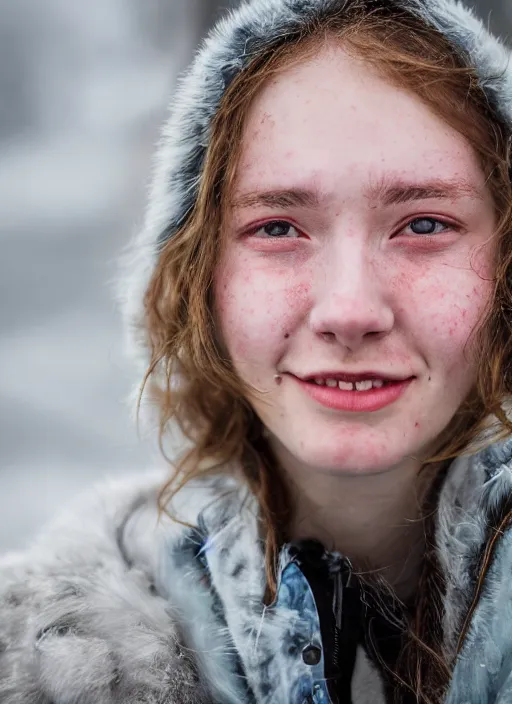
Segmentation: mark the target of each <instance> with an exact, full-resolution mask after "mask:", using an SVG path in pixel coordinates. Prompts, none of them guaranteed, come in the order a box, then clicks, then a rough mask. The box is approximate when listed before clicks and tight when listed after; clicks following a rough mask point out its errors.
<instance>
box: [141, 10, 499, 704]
mask: <svg viewBox="0 0 512 704" xmlns="http://www.w3.org/2000/svg"><path fill="white" fill-rule="evenodd" d="M364 5H365V3H361V2H360V1H359V0H354V2H352V4H351V3H347V5H346V7H345V9H344V10H343V12H340V13H338V14H333V15H332V16H328V17H324V18H322V19H319V20H316V21H315V22H311V23H310V24H309V25H307V26H305V27H303V28H302V31H301V33H300V34H297V35H290V36H284V37H282V38H281V39H280V40H279V41H278V42H276V43H274V44H272V45H270V46H268V47H267V48H266V50H264V51H262V53H261V54H259V55H257V56H255V57H254V59H253V60H252V61H251V62H250V64H249V65H248V66H247V67H246V68H245V69H244V70H242V71H241V72H240V73H239V74H238V76H236V77H235V78H234V79H233V81H232V83H231V84H230V86H229V87H228V89H227V90H226V92H225V95H224V97H223V99H222V102H221V105H220V108H219V110H218V111H217V114H216V116H215V118H214V120H213V125H212V129H211V140H210V143H209V146H208V150H207V154H206V160H205V163H204V168H203V171H202V175H201V182H200V188H199V195H198V198H197V201H196V203H195V207H194V208H193V210H192V212H191V213H190V214H189V216H188V218H187V220H186V222H185V224H184V225H183V226H182V227H181V229H180V230H179V231H178V232H177V233H176V234H175V235H174V236H173V237H172V238H171V239H170V240H169V242H167V244H166V245H165V247H164V248H163V251H162V252H161V255H160V257H159V260H158V263H157V266H156V269H155V271H154V274H153V277H152V280H151V282H150V285H149V287H148V290H147V292H146V296H145V325H146V328H145V332H146V335H147V342H148V346H149V349H150V351H151V364H150V366H149V369H148V372H147V375H146V378H145V380H144V385H145V387H146V389H147V390H148V391H149V392H150V393H151V395H152V396H153V398H154V399H155V401H156V403H157V404H158V408H159V414H160V437H161V438H162V439H163V438H164V437H165V435H166V432H167V429H168V427H169V425H170V424H171V422H172V423H177V424H178V425H179V427H180V428H181V431H182V432H183V433H184V435H185V436H186V437H187V438H189V439H190V440H191V444H190V447H189V449H188V451H187V452H186V453H184V454H183V455H182V456H181V457H180V458H179V459H178V460H177V461H176V462H175V463H173V466H174V475H173V477H172V478H171V480H170V482H169V484H168V485H166V487H165V488H164V490H163V492H162V496H161V499H162V505H164V504H166V503H167V502H168V500H169V498H170V497H171V496H172V495H174V493H176V492H177V491H178V490H179V489H180V488H181V487H182V486H183V485H184V484H185V483H186V482H188V481H189V480H190V479H192V478H194V477H197V476H199V475H201V474H204V473H206V472H212V471H218V468H219V467H220V466H223V465H227V464H229V465H230V466H232V467H239V468H240V471H241V472H242V473H243V474H244V476H245V478H246V480H247V481H248V483H249V484H250V486H251V488H252V490H253V492H254V493H255V495H256V497H257V499H258V501H259V505H260V509H261V520H262V522H263V526H264V530H265V535H266V538H267V539H266V566H267V578H268V585H269V592H270V596H273V595H274V594H275V586H276V567H275V564H276V556H277V553H278V550H279V547H280V545H281V544H282V543H283V541H285V540H286V530H287V520H288V516H289V508H290V507H289V502H288V496H287V491H286V487H285V485H284V482H283V480H282V479H281V475H280V472H278V471H276V463H275V460H274V458H273V456H272V453H271V450H270V448H269V447H268V444H267V443H266V441H265V438H264V434H263V433H262V427H261V423H260V421H259V419H258V418H257V417H256V415H255V413H254V412H253V410H252V408H251V406H250V404H249V403H248V401H247V398H248V396H249V394H248V392H249V389H247V388H245V386H244V384H243V382H242V381H241V379H239V378H238V376H237V375H236V373H235V371H234V369H233V366H232V364H231V362H230V359H229V357H228V356H227V355H226V354H225V353H223V351H222V348H221V347H220V345H219V344H218V340H217V336H216V330H215V325H214V319H213V305H212V280H213V275H214V271H215V267H216V264H217V261H218V252H219V249H220V236H221V230H222V222H223V217H224V215H225V212H226V208H228V207H229V205H228V204H229V195H230V193H231V192H232V189H233V185H234V179H235V174H236V169H237V164H238V157H239V154H240V146H241V142H242V138H243V133H244V122H245V116H246V115H247V112H248V109H249V107H250V105H251V102H252V100H253V98H254V97H255V96H256V95H257V93H258V92H259V91H260V90H261V89H262V87H263V86H264V85H265V84H266V82H267V81H268V80H269V78H270V77H272V76H275V75H276V74H277V73H278V72H279V71H281V70H283V69H284V68H285V67H288V66H289V65H290V64H291V63H293V62H301V61H305V60H307V59H308V58H310V57H313V56H314V55H315V53H316V52H318V50H319V48H320V46H321V45H322V44H323V43H325V42H330V43H331V42H333V41H339V42H342V44H343V47H344V49H345V50H347V51H349V52H353V54H354V55H356V56H358V57H361V58H363V59H364V60H365V61H366V62H368V64H370V65H371V66H372V67H373V68H374V69H376V70H377V71H378V72H379V73H380V75H382V76H383V77H384V78H385V79H387V80H388V81H390V82H391V83H392V84H393V85H396V86H397V87H399V88H401V89H405V90H407V91H410V92H411V93H412V94H415V95H417V96H418V97H420V99H421V100H422V101H423V102H424V103H425V104H426V105H427V106H428V107H429V108H430V109H431V110H432V111H433V112H434V113H435V114H436V115H438V116H440V117H441V118H442V119H443V120H445V121H446V123H448V124H449V125H450V126H452V127H453V128H454V129H456V130H457V131H458V132H460V133H461V134H462V135H463V136H464V137H465V138H466V139H467V140H468V142H469V143H470V144H471V145H472V147H473V148H474V150H475V152H476V154H477V155H478V157H479V159H480V163H481V166H482V169H483V171H484V173H485V177H486V179H487V184H488V188H489V190H490V193H491V194H492V197H493V200H494V206H495V209H496V217H497V222H498V226H497V228H496V233H495V237H496V252H497V254H496V267H495V281H494V296H493V301H492V305H491V307H490V308H489V310H488V311H486V314H485V316H484V318H483V319H482V322H481V325H480V327H479V329H478V330H476V331H475V333H474V344H475V345H477V346H478V350H479V355H478V359H477V373H476V382H475V387H474V392H473V393H472V394H471V397H470V398H469V399H468V400H467V402H466V403H465V404H464V405H463V407H461V409H460V410H459V412H458V413H457V414H456V416H455V418H454V419H453V421H452V422H451V423H450V425H449V427H448V428H447V429H446V431H445V433H443V437H442V438H440V442H439V447H438V452H437V454H436V457H435V458H432V461H433V460H439V459H440V458H446V457H453V456H456V455H458V454H460V453H462V452H463V451H465V450H467V448H468V447H471V446H472V443H474V441H475V438H477V437H478V436H479V434H480V431H481V430H482V428H483V427H484V424H485V422H486V419H487V418H488V416H489V415H491V414H494V415H495V416H496V417H497V418H498V420H499V421H500V423H499V424H498V425H497V427H496V431H495V433H494V436H493V435H489V434H488V436H487V438H488V440H489V441H491V440H493V439H496V433H500V432H501V433H504V432H509V431H510V424H509V423H508V421H507V418H506V416H505V414H504V412H503V410H502V400H503V398H504V397H505V396H507V395H508V394H510V393H511V392H512V368H511V360H512V354H511V352H512V348H511V346H512V325H511V321H512V316H511V310H512V246H511V228H512V205H511V203H512V188H511V182H510V176H509V137H510V136H509V130H508V128H507V126H506V125H505V124H504V123H503V122H502V121H501V119H500V117H499V116H498V114H497V111H496V108H495V106H493V105H492V104H490V102H489V99H488V97H487V96H486V94H485V93H484V91H483V89H482V87H481V83H480V81H479V79H478V76H477V74H476V72H475V70H474V69H473V68H471V67H470V61H469V57H467V56H465V55H464V53H463V52H462V50H459V49H455V48H454V47H453V46H452V45H451V44H450V43H449V41H448V40H447V39H446V38H445V37H444V36H443V35H442V34H441V33H440V32H438V31H437V30H436V29H434V28H432V27H428V26H427V25H426V24H424V23H423V22H422V21H421V20H419V19H418V18H416V17H415V16H414V15H412V14H411V13H409V12H407V11H400V12H397V11H394V12H393V13H391V12H390V11H389V10H385V9H383V8H381V9H375V10H373V11H371V12H370V11H368V10H367V9H365V7H364ZM162 444H163V443H162ZM418 629H419V630H420V633H416V634H415V635H416V637H417V639H418V640H419V641H421V642H424V643H425V642H426V641H428V638H426V637H425V638H424V637H423V636H422V634H421V624H420V625H419V626H418ZM420 650H421V649H420ZM429 651H432V652H429ZM422 652H423V655H422V656H421V657H423V659H424V660H425V659H426V660H428V658H431V660H432V662H434V665H433V666H432V668H428V667H427V668H424V667H420V666H419V665H417V667H416V670H417V673H419V672H420V671H421V672H423V671H425V672H426V673H427V674H426V675H425V677H420V675H419V674H418V676H417V677H416V676H414V677H413V679H414V682H413V683H411V687H412V688H413V690H414V691H415V692H416V694H417V697H418V701H437V700H438V698H439V696H440V692H441V690H442V689H443V686H445V685H446V681H447V676H448V675H447V674H446V673H447V668H444V669H443V660H442V658H441V656H440V654H439V648H437V650H436V647H435V643H432V644H430V643H426V644H425V648H424V649H423V651H422ZM425 653H426V654H425ZM419 657H420V656H419V655H418V658H419ZM441 670H442V673H441ZM435 672H437V673H438V674H437V675H436V674H435ZM433 673H434V674H433ZM439 673H441V674H439ZM428 678H430V680H431V682H430V684H421V683H420V681H419V680H420V679H421V681H422V682H423V683H424V682H425V681H426V680H427V679H428ZM421 697H422V698H423V699H421Z"/></svg>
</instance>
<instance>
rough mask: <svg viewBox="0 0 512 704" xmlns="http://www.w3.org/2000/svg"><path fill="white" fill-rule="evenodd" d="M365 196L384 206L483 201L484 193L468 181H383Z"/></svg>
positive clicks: (374, 185)
mask: <svg viewBox="0 0 512 704" xmlns="http://www.w3.org/2000/svg"><path fill="white" fill-rule="evenodd" d="M365 195H366V197H367V198H368V200H370V201H371V202H372V203H373V204H380V205H383V206H390V205H401V204H403V203H411V202H414V201H419V200H438V199H444V200H459V199H460V198H467V197H470V198H477V199H479V200H482V199H483V194H482V192H481V191H480V190H479V189H478V188H477V187H476V186H475V185H474V184H472V183H471V182H470V181H468V180H467V179H448V180H447V179H431V180H429V181H424V182H421V183H411V182H408V181H400V180H398V181H396V180H394V181H388V180H387V179H382V180H381V181H380V182H379V183H377V184H372V185H370V186H369V187H368V188H367V189H366V192H365Z"/></svg>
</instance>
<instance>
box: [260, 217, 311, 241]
mask: <svg viewBox="0 0 512 704" xmlns="http://www.w3.org/2000/svg"><path fill="white" fill-rule="evenodd" d="M251 234H254V235H258V236H260V237H268V238H275V239H278V238H284V237H287V238H294V237H299V233H298V232H297V229H296V228H295V227H294V226H293V225H291V224H290V223H289V222H286V221H285V220H272V222H267V223H265V225H261V226H260V227H258V228H256V229H254V230H253V232H252V233H251Z"/></svg>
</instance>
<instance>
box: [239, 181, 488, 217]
mask: <svg viewBox="0 0 512 704" xmlns="http://www.w3.org/2000/svg"><path fill="white" fill-rule="evenodd" d="M364 196H365V197H366V198H367V199H368V200H369V201H370V202H371V203H372V205H374V206H376V205H382V206H384V207H389V206H392V205H402V204H404V203H411V202H414V201H421V200H437V199H444V200H459V199H460V198H465V197H471V198H477V199H479V200H482V199H483V195H482V192H481V191H480V190H479V189H478V188H477V187H476V186H474V185H473V184H472V183H471V182H470V181H468V180H466V179H452V180H445V179H432V180H429V181H425V182H421V183H415V182H408V181H401V180H397V179H393V180H388V179H382V180H381V181H379V182H378V183H377V184H370V185H368V186H367V187H366V188H365V189H364ZM330 199H331V196H329V195H328V194H325V193H322V192H320V191H319V190H318V189H316V188H287V189H275V190H269V191H251V192H248V193H243V194H241V195H239V196H236V197H235V198H234V199H233V201H232V202H231V207H232V208H234V209H242V208H256V207H258V206H260V207H261V206H264V207H267V208H275V209H281V208H282V209H286V208H310V209H313V210H318V209H320V208H321V207H323V206H325V203H326V201H328V200H330Z"/></svg>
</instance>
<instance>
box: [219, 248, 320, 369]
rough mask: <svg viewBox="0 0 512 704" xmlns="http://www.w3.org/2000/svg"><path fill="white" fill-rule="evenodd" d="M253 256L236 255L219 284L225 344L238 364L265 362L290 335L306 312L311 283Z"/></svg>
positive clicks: (226, 264)
mask: <svg viewBox="0 0 512 704" xmlns="http://www.w3.org/2000/svg"><path fill="white" fill-rule="evenodd" d="M297 279H298V277H296V276H295V275H291V274H290V271H289V269H286V270H284V269H279V268H276V267H275V266H269V264H268V263H265V262H264V263H263V264H260V265H255V263H254V262H253V261H252V260H250V256H238V257H237V256H236V255H234V256H231V257H230V258H229V259H228V260H227V261H225V262H223V263H222V264H221V266H219V269H218V272H217V274H216V277H215V283H214V300H215V315H216V320H217V323H218V325H219V327H220V330H221V335H222V339H223V341H224V344H225V345H226V347H227V349H228V352H229V353H230V355H231V357H232V358H233V359H234V360H235V361H236V360H238V361H241V362H243V361H251V360H254V359H260V360H263V359H265V358H268V357H269V355H272V354H275V353H276V351H278V348H280V347H281V346H282V345H283V343H285V342H286V340H287V339H288V338H289V337H290V336H291V334H292V332H293V329H294V327H295V326H296V325H297V321H298V320H300V319H302V318H303V315H304V311H305V310H307V306H308V297H309V289H310V286H309V284H308V283H307V282H306V281H305V280H304V277H301V278H300V280H297Z"/></svg>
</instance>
